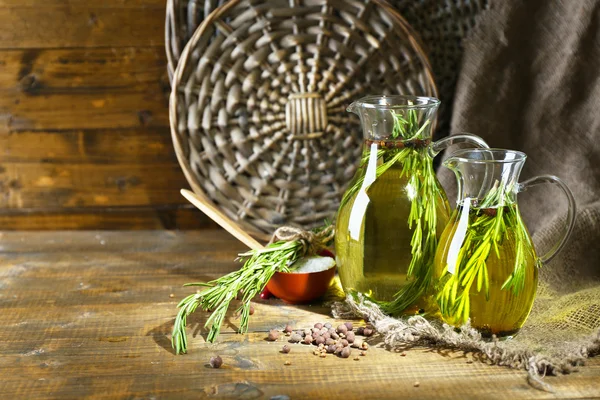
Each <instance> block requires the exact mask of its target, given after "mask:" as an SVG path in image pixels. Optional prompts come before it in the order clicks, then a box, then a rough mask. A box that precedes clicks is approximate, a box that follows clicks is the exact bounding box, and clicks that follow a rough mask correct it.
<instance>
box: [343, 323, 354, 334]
mask: <svg viewBox="0 0 600 400" xmlns="http://www.w3.org/2000/svg"><path fill="white" fill-rule="evenodd" d="M344 325H346V328H348V331H349V332H351V331H352V328H353V327H352V322H345V323H344Z"/></svg>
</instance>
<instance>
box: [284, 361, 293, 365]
mask: <svg viewBox="0 0 600 400" xmlns="http://www.w3.org/2000/svg"><path fill="white" fill-rule="evenodd" d="M283 365H292V362H291V361H286V362H284V363H283Z"/></svg>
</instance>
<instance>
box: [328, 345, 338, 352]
mask: <svg viewBox="0 0 600 400" xmlns="http://www.w3.org/2000/svg"><path fill="white" fill-rule="evenodd" d="M335 349H336V347H335V344H330V345H329V346H327V352H328V353H335Z"/></svg>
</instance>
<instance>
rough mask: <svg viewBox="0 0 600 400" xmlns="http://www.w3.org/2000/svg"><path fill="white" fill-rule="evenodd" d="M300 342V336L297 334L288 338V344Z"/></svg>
mask: <svg viewBox="0 0 600 400" xmlns="http://www.w3.org/2000/svg"><path fill="white" fill-rule="evenodd" d="M301 341H302V336H300V335H298V334H297V333H294V334H293V335H292V336H290V343H298V342H301Z"/></svg>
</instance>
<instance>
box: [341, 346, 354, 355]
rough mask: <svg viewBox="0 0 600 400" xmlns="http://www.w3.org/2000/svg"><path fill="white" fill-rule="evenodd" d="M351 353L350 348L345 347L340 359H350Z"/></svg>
mask: <svg viewBox="0 0 600 400" xmlns="http://www.w3.org/2000/svg"><path fill="white" fill-rule="evenodd" d="M351 353H352V352H351V351H350V348H349V347H344V348H343V349H342V351H341V352H340V357H342V358H348V357H350V354H351Z"/></svg>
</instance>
